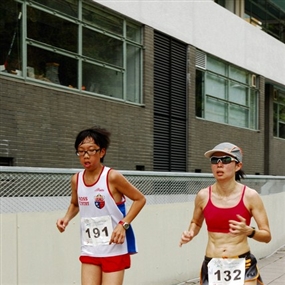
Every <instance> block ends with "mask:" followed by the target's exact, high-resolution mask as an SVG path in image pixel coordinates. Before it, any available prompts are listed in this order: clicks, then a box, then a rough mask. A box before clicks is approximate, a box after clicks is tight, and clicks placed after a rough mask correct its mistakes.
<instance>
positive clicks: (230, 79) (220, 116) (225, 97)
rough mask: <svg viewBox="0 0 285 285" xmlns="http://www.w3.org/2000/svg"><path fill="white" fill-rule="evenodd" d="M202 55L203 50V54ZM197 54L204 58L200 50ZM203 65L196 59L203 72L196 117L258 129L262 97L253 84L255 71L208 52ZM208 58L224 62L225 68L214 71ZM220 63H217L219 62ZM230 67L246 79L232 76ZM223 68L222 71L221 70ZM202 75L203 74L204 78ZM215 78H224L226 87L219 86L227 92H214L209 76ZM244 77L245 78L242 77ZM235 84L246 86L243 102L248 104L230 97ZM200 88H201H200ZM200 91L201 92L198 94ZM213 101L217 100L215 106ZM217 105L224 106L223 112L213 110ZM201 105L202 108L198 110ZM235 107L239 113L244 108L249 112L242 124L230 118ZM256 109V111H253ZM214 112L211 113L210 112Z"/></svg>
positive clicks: (222, 79) (198, 87) (221, 79)
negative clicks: (259, 102)
mask: <svg viewBox="0 0 285 285" xmlns="http://www.w3.org/2000/svg"><path fill="white" fill-rule="evenodd" d="M202 54H203V53H202ZM198 56H199V57H200V58H201V51H199V53H198ZM204 56H205V61H204V65H203V66H201V65H199V64H197V62H198V61H196V72H200V73H201V74H200V79H199V82H198V81H196V117H199V118H203V119H205V120H209V121H214V122H217V123H222V124H227V125H231V126H235V127H239V128H246V129H251V130H258V127H259V121H258V118H259V117H258V116H259V113H258V112H259V109H258V98H259V92H258V89H257V87H256V86H254V85H253V84H252V82H251V80H252V76H253V73H251V72H248V71H246V70H245V69H242V68H240V67H237V66H235V65H233V64H230V63H228V62H225V61H223V60H220V59H218V58H216V57H214V56H210V55H206V54H204ZM209 60H210V61H211V60H214V61H216V62H217V63H221V64H220V65H219V66H224V67H225V69H224V70H223V69H222V68H218V69H216V70H214V68H211V66H212V67H214V64H211V66H209V65H208V63H209ZM217 66H218V65H217ZM231 69H234V70H236V71H240V72H241V74H245V75H244V77H243V78H244V80H242V79H240V80H238V77H235V76H233V75H232V76H231ZM219 70H220V72H219ZM201 76H202V77H201ZM209 77H211V78H216V79H217V80H219V81H221V82H222V81H223V82H224V83H223V86H222V85H221V86H220V87H221V88H223V89H224V93H223V92H221V90H218V91H216V92H218V93H217V94H220V95H219V96H218V95H216V94H213V88H214V87H213V84H211V86H210V88H209V80H207V78H209ZM241 78H242V77H241ZM197 84H200V85H201V86H197ZM234 85H236V87H240V88H243V89H244V90H245V93H244V94H245V96H244V101H245V103H242V102H238V101H237V100H235V101H234V100H232V99H231V98H230V97H231V90H230V89H231V86H234ZM197 90H199V91H197ZM198 92H200V94H198ZM199 100H200V101H201V102H200V103H197V102H198V101H199ZM210 101H212V102H214V101H216V102H217V105H214V104H213V103H212V104H211V103H209V102H210ZM218 104H220V108H222V107H221V106H222V105H224V109H223V113H221V112H220V113H218V111H217V110H214V109H213V108H216V109H217V108H218ZM199 108H200V109H199ZM233 108H235V109H236V110H239V112H241V113H244V111H247V114H248V115H246V114H245V116H244V120H243V121H244V123H243V124H239V123H235V122H239V121H237V120H232V121H231V118H232V116H231V114H232V111H231V109H233ZM253 108H254V110H253ZM211 113H212V114H213V115H212V116H211V115H209V114H211Z"/></svg>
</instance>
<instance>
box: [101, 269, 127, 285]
mask: <svg viewBox="0 0 285 285" xmlns="http://www.w3.org/2000/svg"><path fill="white" fill-rule="evenodd" d="M124 273H125V270H121V271H115V272H108V273H106V272H103V274H102V279H103V280H102V285H122V284H123V280H124Z"/></svg>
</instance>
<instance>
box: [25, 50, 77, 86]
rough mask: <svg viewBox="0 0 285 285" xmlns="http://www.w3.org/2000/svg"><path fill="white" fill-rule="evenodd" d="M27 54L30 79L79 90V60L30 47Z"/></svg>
mask: <svg viewBox="0 0 285 285" xmlns="http://www.w3.org/2000/svg"><path fill="white" fill-rule="evenodd" d="M27 54H28V59H27V65H28V67H27V69H28V76H29V77H32V78H35V79H38V80H42V81H45V82H51V83H55V84H61V85H64V86H69V87H70V88H79V87H78V86H77V77H78V76H77V60H75V59H73V58H70V57H67V56H63V55H60V54H57V53H54V52H51V51H47V50H44V49H41V48H37V47H33V46H29V45H28V49H27Z"/></svg>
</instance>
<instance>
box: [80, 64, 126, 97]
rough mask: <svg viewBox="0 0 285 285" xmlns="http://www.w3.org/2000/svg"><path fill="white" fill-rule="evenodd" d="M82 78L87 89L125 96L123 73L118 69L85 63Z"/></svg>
mask: <svg viewBox="0 0 285 285" xmlns="http://www.w3.org/2000/svg"><path fill="white" fill-rule="evenodd" d="M82 80H83V86H84V87H85V90H86V91H90V92H94V93H98V94H102V95H107V96H110V97H114V98H119V99H122V98H123V73H121V72H119V71H117V70H113V69H109V68H106V67H102V66H98V65H95V64H91V63H83V67H82Z"/></svg>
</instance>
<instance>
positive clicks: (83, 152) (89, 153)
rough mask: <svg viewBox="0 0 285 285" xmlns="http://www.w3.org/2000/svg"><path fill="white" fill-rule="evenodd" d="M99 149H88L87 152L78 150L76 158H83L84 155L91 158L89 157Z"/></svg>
mask: <svg viewBox="0 0 285 285" xmlns="http://www.w3.org/2000/svg"><path fill="white" fill-rule="evenodd" d="M99 150H100V148H98V149H88V150H78V151H77V152H76V155H77V156H84V155H85V154H86V153H87V154H88V155H89V156H91V155H95V154H96V152H97V151H99Z"/></svg>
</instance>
